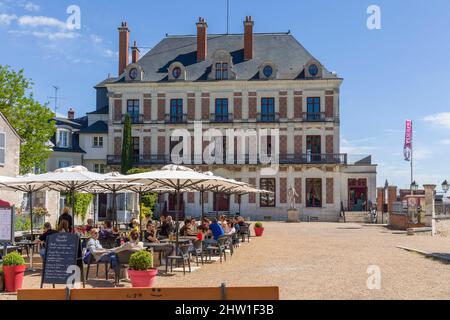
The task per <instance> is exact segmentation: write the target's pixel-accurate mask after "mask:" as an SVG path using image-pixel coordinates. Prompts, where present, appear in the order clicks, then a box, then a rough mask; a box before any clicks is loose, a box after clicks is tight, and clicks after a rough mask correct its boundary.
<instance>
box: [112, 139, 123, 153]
mask: <svg viewBox="0 0 450 320" xmlns="http://www.w3.org/2000/svg"><path fill="white" fill-rule="evenodd" d="M114 155H116V156H120V155H122V138H121V137H114Z"/></svg>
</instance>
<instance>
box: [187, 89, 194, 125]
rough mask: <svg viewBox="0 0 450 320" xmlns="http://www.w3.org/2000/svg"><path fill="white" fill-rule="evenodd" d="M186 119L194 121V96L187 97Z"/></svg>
mask: <svg viewBox="0 0 450 320" xmlns="http://www.w3.org/2000/svg"><path fill="white" fill-rule="evenodd" d="M187 117H188V120H190V121H194V120H195V94H189V95H188V105H187Z"/></svg>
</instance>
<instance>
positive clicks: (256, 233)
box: [255, 227, 264, 237]
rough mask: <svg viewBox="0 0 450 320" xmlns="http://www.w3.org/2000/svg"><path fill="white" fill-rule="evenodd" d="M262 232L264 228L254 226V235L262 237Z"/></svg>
mask: <svg viewBox="0 0 450 320" xmlns="http://www.w3.org/2000/svg"><path fill="white" fill-rule="evenodd" d="M263 233H264V228H256V227H255V235H256V236H257V237H262V235H263Z"/></svg>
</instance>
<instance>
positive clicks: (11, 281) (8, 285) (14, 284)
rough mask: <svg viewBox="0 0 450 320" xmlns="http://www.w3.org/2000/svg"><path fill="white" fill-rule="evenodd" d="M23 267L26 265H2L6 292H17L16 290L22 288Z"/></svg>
mask: <svg viewBox="0 0 450 320" xmlns="http://www.w3.org/2000/svg"><path fill="white" fill-rule="evenodd" d="M25 269H26V266H3V274H4V275H5V291H6V292H17V290H19V289H22V283H23V276H24V275H25Z"/></svg>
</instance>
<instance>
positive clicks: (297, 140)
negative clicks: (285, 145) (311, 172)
mask: <svg viewBox="0 0 450 320" xmlns="http://www.w3.org/2000/svg"><path fill="white" fill-rule="evenodd" d="M302 139H303V137H302V136H294V153H295V154H296V155H300V154H302V147H303V143H302Z"/></svg>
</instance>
